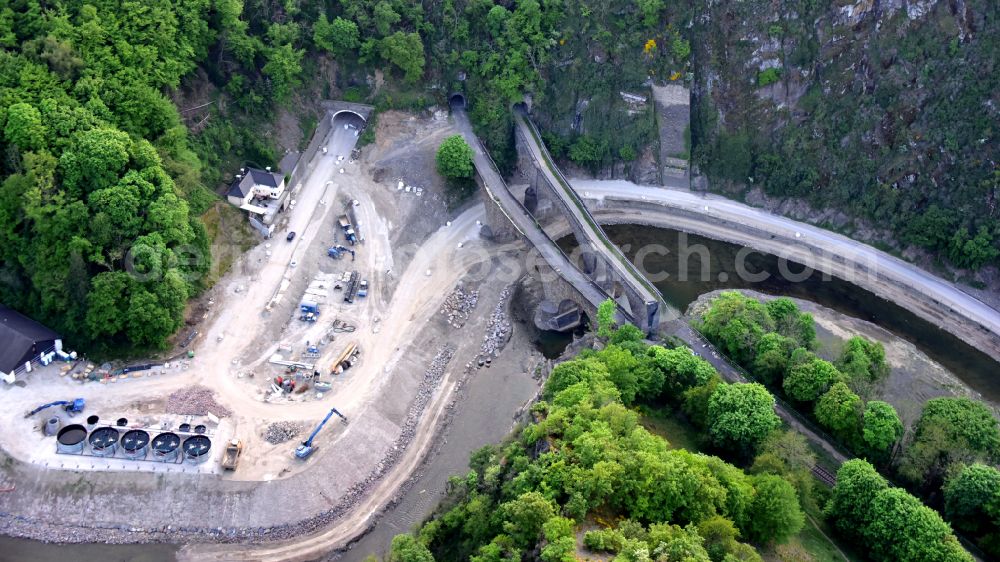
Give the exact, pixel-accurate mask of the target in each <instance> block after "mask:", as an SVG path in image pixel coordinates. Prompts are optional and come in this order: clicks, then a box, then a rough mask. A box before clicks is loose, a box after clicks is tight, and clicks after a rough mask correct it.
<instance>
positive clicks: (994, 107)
mask: <svg viewBox="0 0 1000 562" xmlns="http://www.w3.org/2000/svg"><path fill="white" fill-rule="evenodd" d="M695 12H696V15H695V17H694V22H693V26H692V46H693V48H694V51H693V56H692V58H693V61H694V65H695V72H694V84H693V98H694V99H693V101H692V104H693V105H692V145H693V157H694V160H695V162H696V164H697V165H698V166H699V169H700V171H701V172H702V173H703V174H704V176H705V179H706V180H707V182H698V183H696V185H704V184H706V183H707V185H708V186H709V188H710V189H712V190H717V191H723V192H729V193H730V194H735V195H742V194H743V193H745V192H748V191H750V190H754V189H762V190H763V193H764V194H765V195H767V196H770V197H777V198H788V199H798V200H802V201H805V202H808V203H809V204H811V205H813V206H814V207H816V208H825V209H830V208H833V209H838V210H840V211H843V212H844V213H846V215H847V216H848V217H850V223H849V224H847V225H843V227H844V228H845V229H846V230H848V231H854V230H855V229H869V228H868V227H870V226H871V225H877V226H878V227H880V228H881V229H883V230H884V232H885V233H886V237H885V239H884V240H883V241H884V242H886V243H890V244H893V245H896V246H897V247H898V248H899V249H901V250H903V249H906V248H908V247H919V248H922V249H924V250H926V251H928V252H930V253H931V254H934V255H937V256H939V257H943V258H945V260H946V261H947V262H949V263H950V264H951V265H953V266H955V267H966V268H970V269H974V268H976V267H979V266H983V265H985V266H991V265H994V264H995V263H996V261H997V260H996V251H995V248H996V245H995V243H994V241H993V238H994V237H995V236H994V235H995V231H996V229H997V225H998V223H997V208H996V206H997V195H998V191H1000V173H998V172H997V170H998V163H1000V143H998V139H997V134H998V129H1000V127H998V123H1000V68H998V65H1000V40H998V37H1000V3H997V2H996V1H995V0H859V1H857V2H853V3H849V2H830V3H828V2H820V1H818V0H791V1H778V0H773V1H771V0H747V1H744V2H707V3H705V5H704V6H703V7H702V9H700V10H697V9H696V10H695ZM928 217H929V218H928ZM980 232H983V233H984V235H983V236H982V237H977V234H978V233H980ZM973 239H978V241H976V242H974V243H972V245H970V241H971V240H973ZM983 242H985V244H983ZM980 250H982V252H980Z"/></svg>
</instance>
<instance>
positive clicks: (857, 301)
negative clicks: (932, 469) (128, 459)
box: [560, 225, 1000, 404]
mask: <svg viewBox="0 0 1000 562" xmlns="http://www.w3.org/2000/svg"><path fill="white" fill-rule="evenodd" d="M605 229H606V230H607V233H608V235H609V236H610V237H611V239H612V240H614V241H615V243H617V244H618V245H619V246H621V247H622V248H623V250H625V253H626V254H627V255H628V256H629V258H632V259H634V257H635V253H636V251H637V250H638V249H639V248H643V247H647V246H649V245H651V244H659V245H662V246H663V247H665V248H666V249H667V250H669V253H667V254H666V255H660V254H656V253H651V254H647V255H646V256H645V258H644V260H643V266H644V269H645V271H646V272H648V273H650V274H666V275H667V277H666V279H662V280H658V281H657V280H654V283H655V285H656V286H657V288H658V289H660V291H661V292H662V293H663V295H664V297H665V298H666V299H667V301H668V302H670V303H671V304H673V305H674V306H676V307H677V308H679V309H680V310H685V309H686V308H687V306H688V305H689V304H691V303H692V302H693V301H694V300H696V299H697V298H698V296H699V295H701V294H703V293H707V292H709V291H714V290H717V289H754V290H756V291H760V292H762V293H768V294H773V295H788V296H791V297H797V298H801V299H805V300H809V301H813V302H816V303H818V304H821V305H823V306H826V307H828V308H832V309H834V310H836V311H838V312H841V313H844V314H847V315H849V316H853V317H855V318H860V319H862V320H867V321H869V322H872V323H874V324H877V325H879V326H881V327H882V328H884V329H885V330H888V331H889V332H892V333H893V334H895V335H897V336H899V337H901V338H903V339H905V340H907V341H909V342H910V343H912V344H914V345H915V346H916V347H917V348H918V349H920V350H921V351H923V352H924V353H925V354H927V355H928V356H929V357H930V358H931V359H933V360H935V361H937V362H938V363H940V364H941V365H942V366H944V367H945V368H946V369H948V370H949V371H951V372H952V373H954V374H955V375H956V376H957V377H958V378H959V379H961V380H962V382H964V383H965V384H967V385H968V386H969V387H970V388H972V389H973V390H975V391H976V392H979V393H980V394H981V395H982V396H983V398H985V399H986V400H989V401H991V402H993V403H994V404H998V403H1000V365H998V364H997V363H996V362H995V361H993V360H992V359H991V358H990V357H989V356H987V355H986V354H984V353H982V352H980V351H978V350H976V349H974V348H972V347H971V346H969V345H967V344H966V343H965V342H963V341H961V340H959V339H958V338H956V337H955V336H953V335H951V334H949V333H948V332H945V331H944V330H941V329H940V328H938V327H937V326H934V325H933V324H931V323H929V322H926V321H924V320H922V319H921V318H919V317H918V316H916V315H915V314H913V313H911V312H910V311H908V310H905V309H903V308H901V307H899V306H897V305H896V304H894V303H892V302H889V301H887V300H885V299H882V298H881V297H878V296H876V295H875V294H873V293H870V292H868V291H866V290H864V289H861V288H859V287H858V286H856V285H852V284H850V283H848V282H846V281H842V280H840V279H837V278H835V277H829V276H825V277H826V278H824V275H822V274H821V273H819V272H813V273H812V274H811V275H809V276H808V277H806V278H805V279H803V280H801V281H794V282H793V281H789V280H787V279H785V278H784V276H783V275H781V273H780V272H781V270H782V268H785V270H786V271H790V272H792V273H799V272H800V271H802V267H801V266H798V265H796V264H788V265H787V267H786V266H785V265H783V264H779V261H778V258H776V257H775V256H772V255H767V254H761V253H758V252H752V253H750V254H749V255H748V256H747V257H746V258H745V260H744V263H745V270H747V271H751V272H755V273H756V272H764V273H767V274H768V275H767V279H765V280H763V281H760V282H756V283H754V282H748V281H745V280H743V279H741V278H740V276H739V275H738V274H737V272H738V269H737V267H736V263H737V257H738V256H737V254H738V253H739V252H740V250H742V249H743V248H742V246H738V245H735V244H729V243H726V242H718V241H715V240H711V239H708V238H704V237H701V236H695V235H691V234H684V233H680V232H677V231H674V230H665V229H659V228H651V227H647V226H641V227H640V226H632V225H609V226H606V227H605ZM685 237H686V241H685ZM570 244H571V242H570V240H567V239H563V240H562V241H560V245H564V248H567V249H569V248H570V246H569V245H570ZM682 244H686V247H687V248H692V249H693V247H694V246H695V245H701V246H704V247H705V248H706V249H707V250H708V251H707V253H699V252H696V251H691V252H689V254H688V258H687V259H684V258H682V257H681V252H680V251H679V249H680V248H681V247H683V245H682ZM703 254H704V255H706V256H707V260H706V261H707V264H708V267H707V269H703V263H702V255H703ZM706 272H707V275H705V273H706ZM661 277H662V275H661Z"/></svg>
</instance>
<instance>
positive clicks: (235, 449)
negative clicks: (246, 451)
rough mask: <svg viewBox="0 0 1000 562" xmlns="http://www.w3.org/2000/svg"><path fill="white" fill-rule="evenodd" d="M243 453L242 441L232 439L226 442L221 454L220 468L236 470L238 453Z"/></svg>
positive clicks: (238, 459)
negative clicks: (223, 451) (224, 449)
mask: <svg viewBox="0 0 1000 562" xmlns="http://www.w3.org/2000/svg"><path fill="white" fill-rule="evenodd" d="M241 454H243V441H240V440H239V439H233V440H232V441H230V442H229V443H227V444H226V451H225V453H223V455H222V468H223V469H225V470H236V465H237V464H239V462H240V455H241Z"/></svg>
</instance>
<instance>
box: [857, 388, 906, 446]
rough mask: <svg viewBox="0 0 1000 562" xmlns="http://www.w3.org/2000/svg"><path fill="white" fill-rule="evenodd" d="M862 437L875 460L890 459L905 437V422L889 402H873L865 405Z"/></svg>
mask: <svg viewBox="0 0 1000 562" xmlns="http://www.w3.org/2000/svg"><path fill="white" fill-rule="evenodd" d="M863 426H864V428H863V430H862V436H863V438H864V442H865V448H866V449H867V451H868V453H869V455H871V458H872V459H873V460H877V461H883V460H886V459H887V458H888V455H889V453H890V452H891V450H892V447H893V445H895V444H896V442H897V441H899V439H900V438H901V437H903V422H901V421H900V420H899V415H898V414H897V413H896V409H895V408H893V407H892V405H891V404H889V403H887V402H882V401H880V400H872V401H870V402H868V403H867V404H866V405H865V414H864V422H863Z"/></svg>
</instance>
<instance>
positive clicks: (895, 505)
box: [862, 488, 973, 562]
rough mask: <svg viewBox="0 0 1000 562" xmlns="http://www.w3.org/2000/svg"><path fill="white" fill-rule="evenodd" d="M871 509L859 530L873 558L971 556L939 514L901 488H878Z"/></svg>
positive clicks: (966, 559) (949, 558) (953, 558)
mask: <svg viewBox="0 0 1000 562" xmlns="http://www.w3.org/2000/svg"><path fill="white" fill-rule="evenodd" d="M871 511H872V513H871V523H870V524H869V525H868V526H867V527H866V528H865V529H864V530H863V532H862V533H863V536H864V537H865V538H866V539H868V540H867V541H866V543H865V544H866V545H867V546H868V547H869V548H870V549H871V550H870V551H869V552H870V554H869V555H870V556H871V558H872V559H874V560H885V561H893V562H895V561H897V560H914V561H928V562H931V561H934V562H937V561H942V562H944V561H948V562H952V561H954V562H959V561H963V562H971V561H972V560H973V558H972V556H970V555H969V553H968V552H966V551H965V549H963V548H962V546H961V544H959V542H958V539H956V538H955V535H953V534H952V532H951V527H949V526H948V524H947V523H945V522H944V520H942V519H941V516H940V515H938V514H937V512H935V511H934V510H933V509H931V508H929V507H927V506H925V505H923V504H921V503H920V500H918V499H917V498H915V497H913V496H912V495H910V493H909V492H907V491H906V490H903V489H902V488H888V489H885V490H882V491H880V492H878V494H876V495H875V498H874V499H873V500H872V502H871Z"/></svg>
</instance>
